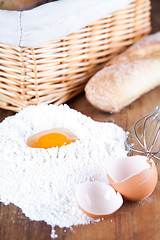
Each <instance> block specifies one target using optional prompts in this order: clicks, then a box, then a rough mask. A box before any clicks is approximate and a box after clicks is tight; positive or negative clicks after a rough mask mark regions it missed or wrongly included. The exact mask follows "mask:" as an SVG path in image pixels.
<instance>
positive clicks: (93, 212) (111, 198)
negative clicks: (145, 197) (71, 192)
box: [76, 181, 123, 219]
mask: <svg viewBox="0 0 160 240" xmlns="http://www.w3.org/2000/svg"><path fill="white" fill-rule="evenodd" d="M76 200H77V203H78V205H79V207H80V209H81V210H82V211H83V212H84V213H85V214H86V215H87V216H89V217H91V218H95V219H96V218H104V217H107V216H108V215H111V214H112V213H114V212H116V211H117V210H118V209H119V208H120V207H121V206H122V204H123V199H122V196H121V195H120V193H117V192H116V191H115V190H114V189H113V188H112V187H111V186H110V185H107V184H105V183H103V182H98V181H95V182H84V183H81V184H79V185H77V187H76Z"/></svg>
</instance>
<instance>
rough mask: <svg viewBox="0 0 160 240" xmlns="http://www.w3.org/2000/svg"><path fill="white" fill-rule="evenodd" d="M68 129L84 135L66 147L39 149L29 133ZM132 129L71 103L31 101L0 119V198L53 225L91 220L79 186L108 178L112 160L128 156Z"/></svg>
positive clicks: (30, 215)
mask: <svg viewBox="0 0 160 240" xmlns="http://www.w3.org/2000/svg"><path fill="white" fill-rule="evenodd" d="M52 128H67V129H69V130H70V131H71V132H72V133H74V134H75V135H76V137H77V138H78V139H79V140H77V141H76V142H75V143H71V144H69V145H67V146H63V147H61V148H58V147H56V148H50V149H47V150H45V149H38V148H37V149H36V148H30V147H28V146H27V145H26V141H27V139H28V137H29V136H31V135H33V134H35V133H38V132H40V131H44V130H47V129H52ZM125 139H126V134H125V132H124V131H123V129H122V128H120V127H118V126H117V125H115V124H113V123H107V122H106V123H101V122H95V121H93V120H92V119H90V118H89V117H86V116H84V115H82V114H81V113H79V112H77V111H75V110H72V109H70V108H69V107H68V106H67V105H61V106H53V105H49V106H48V105H45V104H41V105H39V106H29V107H27V108H26V109H24V110H22V111H21V112H20V113H18V114H16V115H15V116H12V117H8V118H6V119H5V120H4V121H3V122H2V123H0V201H1V202H3V203H4V204H9V203H13V204H15V205H16V206H18V207H20V208H21V209H22V211H23V213H24V214H25V215H26V216H28V217H29V218H30V219H31V220H38V221H40V220H44V221H45V222H46V223H47V224H50V225H51V226H52V237H55V236H56V234H55V231H54V226H55V225H58V226H59V227H70V226H72V225H78V224H88V223H89V222H90V221H91V219H90V218H89V217H87V216H86V215H85V214H83V213H82V211H81V210H80V209H79V208H78V206H77V203H76V199H75V188H76V185H77V184H79V183H82V182H84V181H94V180H98V181H102V182H106V183H107V182H108V180H107V165H108V162H109V161H110V160H112V159H113V158H115V157H122V156H126V154H127V153H126V151H125V146H124V143H125Z"/></svg>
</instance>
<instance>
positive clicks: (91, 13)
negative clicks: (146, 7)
mask: <svg viewBox="0 0 160 240" xmlns="http://www.w3.org/2000/svg"><path fill="white" fill-rule="evenodd" d="M131 2H133V0H59V1H55V2H51V3H47V4H44V5H41V6H40V7H37V8H34V9H32V10H28V11H21V12H19V11H7V10H0V42H1V43H6V44H10V45H12V46H25V47H36V46H39V45H41V44H43V43H47V42H49V41H51V40H56V39H59V38H61V37H64V36H67V35H69V34H71V33H73V32H75V31H78V30H79V29H81V28H83V27H85V26H87V25H90V24H92V23H93V22H94V21H96V20H98V19H100V18H103V17H106V16H107V15H108V14H110V13H113V12H114V11H117V10H119V9H121V8H124V7H125V6H127V5H128V4H130V3H131Z"/></svg>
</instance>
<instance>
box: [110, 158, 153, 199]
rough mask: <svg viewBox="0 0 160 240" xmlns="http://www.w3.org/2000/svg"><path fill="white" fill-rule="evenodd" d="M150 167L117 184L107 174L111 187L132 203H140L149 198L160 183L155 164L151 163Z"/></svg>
mask: <svg viewBox="0 0 160 240" xmlns="http://www.w3.org/2000/svg"><path fill="white" fill-rule="evenodd" d="M150 165H151V167H150V168H148V169H145V170H143V171H142V172H140V173H138V174H136V175H133V176H131V177H130V178H128V179H124V180H123V181H120V182H115V181H114V180H113V179H112V177H111V176H110V175H109V174H107V175H108V179H109V181H110V184H111V186H112V187H113V188H114V189H115V190H116V191H118V192H120V193H121V194H122V196H123V197H124V198H125V199H127V200H130V201H139V200H141V199H143V198H145V197H147V196H149V195H150V194H151V193H152V192H153V191H154V189H155V187H156V184H157V181H158V173H157V167H156V166H155V164H154V162H151V163H150Z"/></svg>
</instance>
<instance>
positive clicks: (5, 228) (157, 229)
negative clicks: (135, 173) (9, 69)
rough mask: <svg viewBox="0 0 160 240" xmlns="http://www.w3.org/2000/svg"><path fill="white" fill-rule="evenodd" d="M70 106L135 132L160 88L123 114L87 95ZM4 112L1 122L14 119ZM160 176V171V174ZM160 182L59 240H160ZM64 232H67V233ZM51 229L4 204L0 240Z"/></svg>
mask: <svg viewBox="0 0 160 240" xmlns="http://www.w3.org/2000/svg"><path fill="white" fill-rule="evenodd" d="M152 27H153V32H155V31H158V30H159V29H160V1H159V0H152ZM68 104H69V106H70V107H72V108H74V109H76V110H78V111H80V112H82V113H83V114H85V115H87V116H90V117H91V118H93V119H94V120H97V121H113V122H115V123H116V124H118V125H119V126H121V127H123V128H124V129H125V130H128V131H131V130H132V129H133V125H134V123H135V121H136V120H137V119H138V118H140V117H142V116H144V115H146V114H147V113H149V112H151V111H152V110H153V109H154V108H155V107H156V106H160V87H159V88H157V89H155V90H153V91H151V92H149V93H148V94H146V95H144V96H143V97H141V98H140V99H138V100H137V101H135V102H134V103H132V104H131V105H130V106H129V107H126V108H125V109H124V110H122V112H121V113H119V114H106V113H103V112H101V111H98V110H96V109H95V108H93V107H92V106H91V105H90V104H89V103H88V102H87V101H86V99H85V97H84V94H81V95H79V96H78V97H76V98H74V99H73V100H71V101H70V102H69V103H68ZM13 114H14V113H13V112H11V111H5V110H2V109H0V121H2V120H3V119H4V118H6V117H7V116H10V115H13ZM159 173H160V170H159ZM159 222H160V182H158V184H157V187H156V190H155V191H154V193H153V194H152V195H151V196H150V197H148V198H147V199H146V200H143V201H140V202H135V203H133V202H127V201H126V202H125V203H124V205H123V206H122V208H121V209H120V210H119V211H118V212H116V213H115V214H114V215H112V216H110V217H108V218H107V219H105V220H103V221H101V222H99V223H96V224H89V225H85V226H78V227H73V231H71V230H70V229H60V228H58V227H56V230H57V233H58V235H59V237H58V238H57V239H58V240H62V239H63V240H106V239H108V240H126V239H127V240H134V239H135V240H146V239H149V240H159V239H160V225H159ZM64 230H65V231H66V232H65V233H64ZM50 231H51V227H50V226H48V225H47V224H46V223H45V222H36V221H30V220H29V219H28V218H27V217H25V216H24V214H22V213H21V210H20V209H19V208H17V207H16V206H14V205H13V204H10V205H9V206H5V205H4V204H2V203H1V204H0V240H50V239H51V238H50Z"/></svg>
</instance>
